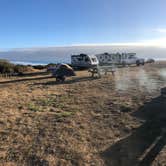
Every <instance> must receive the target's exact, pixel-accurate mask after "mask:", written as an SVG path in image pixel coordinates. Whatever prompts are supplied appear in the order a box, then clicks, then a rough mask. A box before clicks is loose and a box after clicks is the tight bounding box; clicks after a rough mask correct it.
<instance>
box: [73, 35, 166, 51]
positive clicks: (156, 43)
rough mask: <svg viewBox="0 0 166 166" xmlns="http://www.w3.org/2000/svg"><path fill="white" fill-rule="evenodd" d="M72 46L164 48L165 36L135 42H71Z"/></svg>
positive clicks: (165, 46) (165, 44)
mask: <svg viewBox="0 0 166 166" xmlns="http://www.w3.org/2000/svg"><path fill="white" fill-rule="evenodd" d="M73 46H145V47H151V46H152V47H164V48H166V37H163V38H156V39H150V40H141V41H136V42H120V43H118V42H117V43H91V44H88V43H87V44H73Z"/></svg>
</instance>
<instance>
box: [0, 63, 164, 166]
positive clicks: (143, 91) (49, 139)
mask: <svg viewBox="0 0 166 166" xmlns="http://www.w3.org/2000/svg"><path fill="white" fill-rule="evenodd" d="M165 65H166V62H156V63H154V64H146V65H144V66H131V67H125V68H118V69H117V71H116V73H115V75H112V74H111V73H108V74H107V75H104V76H102V77H101V78H92V77H91V75H90V73H89V72H88V71H87V70H81V71H76V76H74V77H69V78H67V79H66V80H65V81H64V82H63V83H57V82H56V80H55V78H54V77H52V76H51V75H50V74H46V75H42V73H40V74H39V75H31V76H29V75H27V76H24V77H23V76H15V77H11V78H1V80H0V90H1V94H0V105H1V107H0V111H1V117H0V163H1V165H5V166H9V165H10V166H11V165H42V166H48V165H50V166H52V165H57V166H58V165H60V166H66V165H67V166H73V165H75V166H77V165H90V166H92V165H94V166H116V165H118V166H124V165H125V166H131V165H146V166H150V165H152V166H157V165H165V164H166V161H165V154H166V152H165V151H166V142H165V138H166V136H165V135H166V134H165V127H166V126H165V123H164V121H165V117H166V113H165V108H166V100H165V98H163V97H162V96H161V94H160V89H161V88H163V87H166V75H165V73H166V69H165Z"/></svg>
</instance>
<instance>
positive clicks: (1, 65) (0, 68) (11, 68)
mask: <svg viewBox="0 0 166 166" xmlns="http://www.w3.org/2000/svg"><path fill="white" fill-rule="evenodd" d="M30 70H32V68H31V67H29V66H24V65H15V64H13V63H10V62H9V61H7V60H3V59H1V60H0V73H10V74H12V73H23V72H26V71H30Z"/></svg>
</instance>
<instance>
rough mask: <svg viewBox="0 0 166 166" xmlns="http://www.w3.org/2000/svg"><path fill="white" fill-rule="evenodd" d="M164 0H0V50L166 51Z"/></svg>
mask: <svg viewBox="0 0 166 166" xmlns="http://www.w3.org/2000/svg"><path fill="white" fill-rule="evenodd" d="M165 6H166V0H0V50H5V49H11V48H28V47H48V46H70V45H109V44H110V45H111V44H112V45H114V44H119V45H126V44H128V45H143V46H144V45H156V46H158V47H166V19H165V18H166V12H165Z"/></svg>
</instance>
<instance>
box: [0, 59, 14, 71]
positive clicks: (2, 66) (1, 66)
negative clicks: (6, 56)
mask: <svg viewBox="0 0 166 166" xmlns="http://www.w3.org/2000/svg"><path fill="white" fill-rule="evenodd" d="M14 68H15V65H14V64H12V63H10V62H9V61H7V60H0V73H14Z"/></svg>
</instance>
